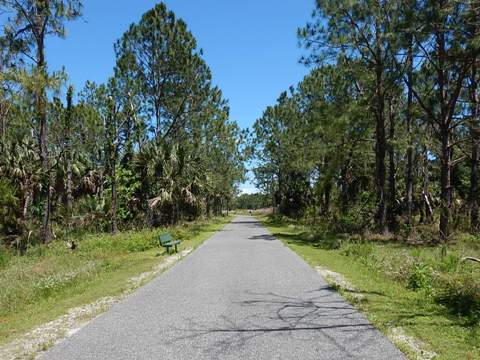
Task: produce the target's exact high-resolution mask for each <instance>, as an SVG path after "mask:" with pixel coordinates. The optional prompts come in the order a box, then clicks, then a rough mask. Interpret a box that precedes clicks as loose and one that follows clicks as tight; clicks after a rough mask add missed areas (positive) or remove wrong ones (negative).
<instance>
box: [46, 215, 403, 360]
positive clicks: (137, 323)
mask: <svg viewBox="0 0 480 360" xmlns="http://www.w3.org/2000/svg"><path fill="white" fill-rule="evenodd" d="M45 358H46V359H62V360H64V359H69V360H70V359H99V360H100V359H102V360H104V359H107V360H108V359H112V360H113V359H115V360H119V359H222V360H223V359H305V360H307V359H328V360H333V359H369V360H370V359H391V360H393V359H404V356H403V355H402V354H401V353H400V351H398V350H397V349H396V348H395V347H394V346H393V345H392V344H391V343H390V342H389V341H388V340H387V339H386V338H385V337H384V336H383V335H381V334H380V333H379V332H378V331H377V330H375V329H374V328H373V327H372V326H371V325H370V324H369V323H368V321H367V320H366V319H365V318H364V317H363V316H362V315H360V314H359V313H358V312H356V311H355V310H354V309H353V308H352V307H351V306H350V305H349V304H348V303H346V302H345V300H344V299H343V298H342V297H341V296H339V295H338V294H337V293H336V292H335V291H334V290H332V289H331V288H330V287H329V286H328V285H327V284H326V283H325V281H323V280H322V279H321V278H320V276H319V275H318V274H317V273H316V272H315V271H314V270H312V269H311V268H310V267H309V266H308V265H307V264H306V263H305V262H304V261H303V260H302V259H301V258H300V257H298V256H297V255H296V254H295V253H294V252H292V251H291V250H289V249H288V248H286V247H285V246H283V245H282V243H281V242H279V241H278V240H276V239H275V238H273V237H272V236H271V235H270V234H269V233H268V231H267V230H266V229H265V228H264V227H263V226H262V225H261V224H260V223H258V222H257V221H255V220H254V219H253V218H251V217H237V218H236V219H235V220H234V221H233V222H232V223H230V224H229V225H227V226H226V227H225V229H224V230H223V231H220V232H218V233H217V234H215V235H214V236H213V237H212V238H210V239H209V240H208V241H206V242H205V243H204V244H203V245H202V246H201V247H199V248H198V249H197V250H196V251H195V252H194V253H192V254H191V255H189V256H188V257H186V258H185V259H184V260H182V261H181V262H180V263H178V264H177V265H176V266H175V267H173V268H172V269H170V270H168V271H167V272H166V273H164V274H163V275H161V276H160V277H158V278H156V279H155V280H153V281H152V282H150V283H149V284H148V285H146V286H144V287H143V288H141V289H140V290H139V291H137V292H136V293H135V294H133V295H132V296H130V297H128V298H127V299H126V300H124V301H123V302H121V303H119V304H118V305H116V306H114V307H113V308H112V309H111V310H110V311H108V312H107V313H105V314H104V315H102V316H101V317H99V318H97V319H96V320H94V321H92V322H91V323H90V324H89V325H87V326H86V327H85V328H83V329H82V330H81V331H79V332H78V333H76V334H75V335H73V336H72V337H70V338H68V339H66V340H65V341H63V342H62V343H61V344H59V345H58V346H56V347H55V348H53V349H51V350H49V351H48V352H47V353H46V355H45Z"/></svg>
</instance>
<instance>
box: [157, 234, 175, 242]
mask: <svg viewBox="0 0 480 360" xmlns="http://www.w3.org/2000/svg"><path fill="white" fill-rule="evenodd" d="M170 241H173V238H172V235H170V233H165V234H161V235H160V244H166V243H169V242H170Z"/></svg>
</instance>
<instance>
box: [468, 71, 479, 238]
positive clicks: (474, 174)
mask: <svg viewBox="0 0 480 360" xmlns="http://www.w3.org/2000/svg"><path fill="white" fill-rule="evenodd" d="M477 87H478V81H477V66H476V63H474V65H473V66H472V75H471V82H470V102H471V104H472V105H471V109H472V110H471V115H472V120H471V124H470V138H471V142H472V143H471V147H472V148H471V164H470V194H469V195H470V196H469V198H470V231H471V233H472V234H477V233H478V232H479V223H478V170H479V169H478V161H479V155H480V129H479V116H480V101H479V99H478V91H477Z"/></svg>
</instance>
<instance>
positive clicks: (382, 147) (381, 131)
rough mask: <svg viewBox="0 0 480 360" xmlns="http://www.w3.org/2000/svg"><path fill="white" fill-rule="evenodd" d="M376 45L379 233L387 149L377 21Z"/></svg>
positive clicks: (385, 227)
mask: <svg viewBox="0 0 480 360" xmlns="http://www.w3.org/2000/svg"><path fill="white" fill-rule="evenodd" d="M375 36H376V45H375V51H376V54H377V62H376V65H375V96H376V108H375V120H376V131H375V135H376V147H375V153H376V180H377V201H378V210H377V222H378V228H379V230H380V232H381V233H383V234H385V233H387V232H388V224H387V212H388V209H387V199H386V196H385V182H386V166H385V156H386V149H387V141H386V137H385V89H384V83H383V81H384V79H383V73H384V66H383V63H382V62H381V59H382V57H383V56H382V53H383V51H382V45H381V28H380V23H379V20H377V21H376V23H375Z"/></svg>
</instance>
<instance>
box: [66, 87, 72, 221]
mask: <svg viewBox="0 0 480 360" xmlns="http://www.w3.org/2000/svg"><path fill="white" fill-rule="evenodd" d="M72 96H73V88H72V87H69V88H68V92H67V113H66V116H65V160H66V163H67V170H66V177H67V181H66V196H67V199H66V200H67V201H66V207H67V217H68V226H69V227H70V226H71V225H72V224H71V221H72V208H73V173H72V144H71V141H72V137H71V131H72V130H71V126H72V111H73V109H72V106H73V105H72Z"/></svg>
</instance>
